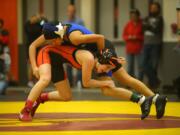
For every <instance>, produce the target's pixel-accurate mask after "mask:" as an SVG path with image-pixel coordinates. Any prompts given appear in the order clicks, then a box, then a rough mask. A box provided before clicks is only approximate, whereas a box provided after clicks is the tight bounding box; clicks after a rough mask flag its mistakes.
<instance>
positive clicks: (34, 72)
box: [33, 67, 39, 79]
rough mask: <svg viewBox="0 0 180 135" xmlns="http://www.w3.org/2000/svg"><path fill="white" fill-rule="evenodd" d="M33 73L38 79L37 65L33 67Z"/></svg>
mask: <svg viewBox="0 0 180 135" xmlns="http://www.w3.org/2000/svg"><path fill="white" fill-rule="evenodd" d="M33 75H34V76H35V77H36V78H37V79H39V68H38V67H35V68H33Z"/></svg>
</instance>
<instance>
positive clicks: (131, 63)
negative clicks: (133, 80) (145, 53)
mask: <svg viewBox="0 0 180 135" xmlns="http://www.w3.org/2000/svg"><path fill="white" fill-rule="evenodd" d="M127 61H128V73H129V74H130V75H131V76H133V77H138V78H139V73H140V65H141V56H140V54H127ZM136 61H137V68H138V75H135V62H136Z"/></svg>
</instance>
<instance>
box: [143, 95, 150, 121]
mask: <svg viewBox="0 0 180 135" xmlns="http://www.w3.org/2000/svg"><path fill="white" fill-rule="evenodd" d="M151 105H152V97H148V98H146V99H145V101H144V102H143V103H142V104H141V112H142V115H141V120H143V119H145V118H146V117H147V116H148V115H149V113H150V110H151Z"/></svg>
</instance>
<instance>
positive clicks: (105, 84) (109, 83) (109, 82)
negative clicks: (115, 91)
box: [103, 80, 115, 88]
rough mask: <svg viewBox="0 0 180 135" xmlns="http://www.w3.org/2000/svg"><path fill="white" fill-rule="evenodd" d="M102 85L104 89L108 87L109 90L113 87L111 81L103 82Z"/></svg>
mask: <svg viewBox="0 0 180 135" xmlns="http://www.w3.org/2000/svg"><path fill="white" fill-rule="evenodd" d="M103 84H104V87H110V88H114V87H115V84H114V81H112V80H108V81H103Z"/></svg>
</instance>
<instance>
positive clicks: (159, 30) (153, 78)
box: [140, 2, 163, 88]
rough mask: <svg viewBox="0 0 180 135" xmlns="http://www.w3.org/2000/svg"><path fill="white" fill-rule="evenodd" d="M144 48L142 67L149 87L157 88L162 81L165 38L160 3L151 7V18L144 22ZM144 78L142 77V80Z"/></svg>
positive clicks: (155, 3)
mask: <svg viewBox="0 0 180 135" xmlns="http://www.w3.org/2000/svg"><path fill="white" fill-rule="evenodd" d="M143 31H144V48H143V56H142V59H143V60H142V67H143V71H144V73H145V74H146V75H147V77H148V83H149V87H151V88H157V87H158V86H159V85H160V80H159V78H158V75H157V69H158V63H159V58H160V52H161V48H162V37H163V18H162V16H161V7H160V4H159V3H158V2H153V3H151V5H150V11H149V16H147V17H146V18H145V19H144V21H143ZM142 79H143V76H141V77H140V80H142Z"/></svg>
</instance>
